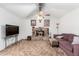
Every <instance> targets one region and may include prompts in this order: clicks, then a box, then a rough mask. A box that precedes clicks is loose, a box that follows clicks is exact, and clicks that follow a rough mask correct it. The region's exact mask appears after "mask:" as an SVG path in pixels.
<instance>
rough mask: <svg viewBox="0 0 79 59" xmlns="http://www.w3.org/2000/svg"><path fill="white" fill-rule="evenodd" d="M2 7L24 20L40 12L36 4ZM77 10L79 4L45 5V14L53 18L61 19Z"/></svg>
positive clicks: (3, 5)
mask: <svg viewBox="0 0 79 59" xmlns="http://www.w3.org/2000/svg"><path fill="white" fill-rule="evenodd" d="M0 7H3V8H4V9H6V10H8V11H9V12H11V13H13V14H15V15H17V16H19V17H22V18H26V17H28V16H31V14H34V13H35V12H36V11H37V10H38V6H37V4H34V3H26V4H25V3H14V4H11V3H10V4H7V3H6V4H5V3H1V4H0ZM76 8H79V4H77V3H76V4H73V3H72V4H71V3H45V6H44V8H43V11H44V12H45V13H49V14H50V15H51V16H54V17H57V18H61V17H62V16H64V15H65V14H67V13H69V12H71V11H73V10H74V9H76Z"/></svg>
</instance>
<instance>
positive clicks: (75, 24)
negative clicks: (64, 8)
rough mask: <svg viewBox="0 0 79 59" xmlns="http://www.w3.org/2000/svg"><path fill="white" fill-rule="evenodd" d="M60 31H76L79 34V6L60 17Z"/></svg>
mask: <svg viewBox="0 0 79 59" xmlns="http://www.w3.org/2000/svg"><path fill="white" fill-rule="evenodd" d="M59 31H60V33H74V34H78V35H79V8H78V9H75V10H74V11H72V12H70V13H68V14H66V15H65V16H64V17H62V18H61V19H60V30H59Z"/></svg>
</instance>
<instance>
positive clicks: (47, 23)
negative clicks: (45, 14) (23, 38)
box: [44, 19, 50, 27]
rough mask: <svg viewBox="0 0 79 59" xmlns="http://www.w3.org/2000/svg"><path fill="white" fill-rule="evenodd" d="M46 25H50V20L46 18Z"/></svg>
mask: <svg viewBox="0 0 79 59" xmlns="http://www.w3.org/2000/svg"><path fill="white" fill-rule="evenodd" d="M44 26H45V27H48V26H50V20H49V19H45V20H44Z"/></svg>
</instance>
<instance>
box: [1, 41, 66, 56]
mask: <svg viewBox="0 0 79 59" xmlns="http://www.w3.org/2000/svg"><path fill="white" fill-rule="evenodd" d="M0 55H2V56H66V54H65V53H64V52H63V50H61V49H60V48H55V47H53V48H52V47H51V46H50V43H49V41H48V40H37V41H35V40H34V41H33V40H32V41H27V40H22V41H20V42H18V43H17V44H14V45H11V46H9V47H8V48H6V49H4V50H3V51H1V52H0Z"/></svg>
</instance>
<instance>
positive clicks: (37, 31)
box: [32, 27, 49, 36]
mask: <svg viewBox="0 0 79 59" xmlns="http://www.w3.org/2000/svg"><path fill="white" fill-rule="evenodd" d="M32 35H33V36H48V35H49V28H42V27H39V28H35V27H33V28H32Z"/></svg>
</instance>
